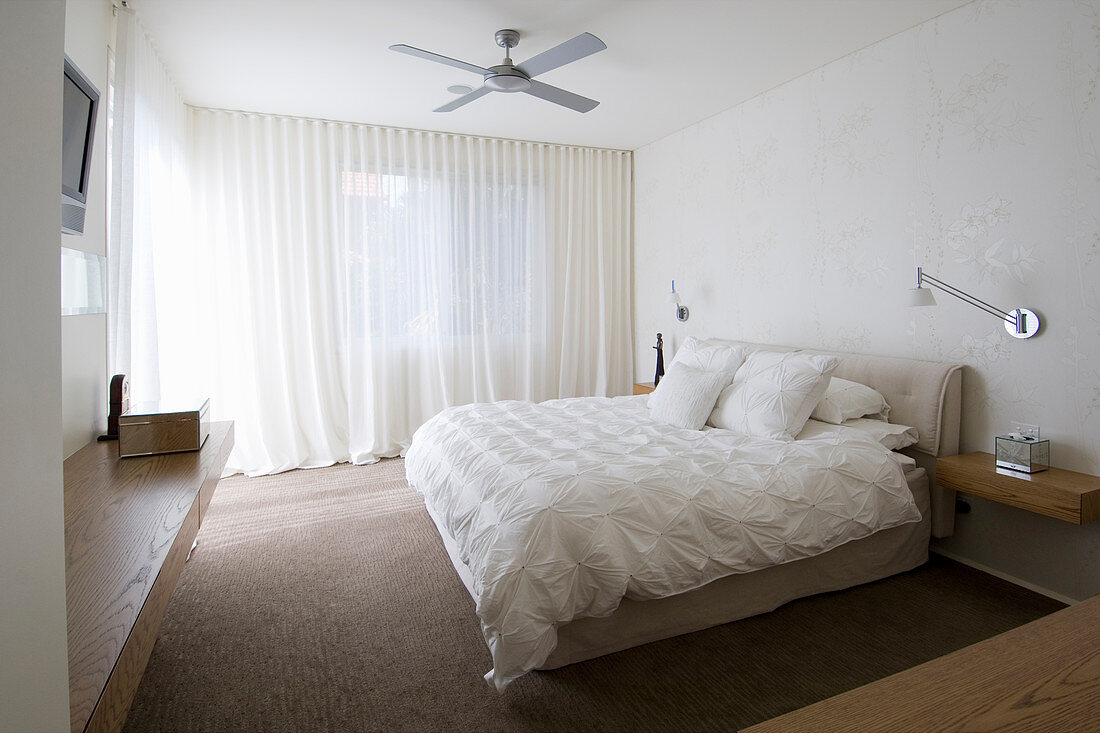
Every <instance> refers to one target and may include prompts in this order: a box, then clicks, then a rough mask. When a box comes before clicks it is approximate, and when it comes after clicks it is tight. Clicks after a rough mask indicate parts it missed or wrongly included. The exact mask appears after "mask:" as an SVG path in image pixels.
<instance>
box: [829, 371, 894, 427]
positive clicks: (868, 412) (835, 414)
mask: <svg viewBox="0 0 1100 733" xmlns="http://www.w3.org/2000/svg"><path fill="white" fill-rule="evenodd" d="M889 414H890V405H889V404H887V402H886V398H885V397H883V396H882V395H881V394H879V393H878V391H877V390H875V389H872V388H871V387H868V386H867V385H866V384H860V383H859V382H849V381H848V380H847V379H841V378H840V377H833V378H832V379H830V380H829V386H828V387H827V388H826V389H825V396H824V397H822V398H821V402H818V403H817V407H815V408H814V411H813V412H811V413H810V417H812V418H813V419H814V420H821V421H822V422H828V423H832V424H833V425H840V424H841V423H842V422H844V421H845V420H851V419H852V418H854V417H874V418H877V419H879V420H885V419H886V418H887V416H888V415H889Z"/></svg>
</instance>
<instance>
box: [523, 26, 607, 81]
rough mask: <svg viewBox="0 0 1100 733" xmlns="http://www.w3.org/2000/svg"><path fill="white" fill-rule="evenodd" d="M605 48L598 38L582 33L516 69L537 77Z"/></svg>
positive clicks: (533, 57)
mask: <svg viewBox="0 0 1100 733" xmlns="http://www.w3.org/2000/svg"><path fill="white" fill-rule="evenodd" d="M605 48H607V44H605V43H604V42H603V41H601V40H600V39H599V38H596V37H595V36H594V35H592V34H591V33H582V34H580V35H579V36H577V37H576V38H570V39H569V40H568V41H566V42H565V43H559V44H558V45H557V46H554V47H553V48H551V49H550V50H548V51H543V52H542V53H540V54H538V55H537V56H532V57H531V58H529V59H527V60H526V61H524V62H523V63H522V64H519V65H518V66H516V68H517V69H519V70H520V71H522V72H523V73H524V74H527V76H538V75H539V74H543V73H545V72H547V71H550V70H551V69H556V68H558V67H559V66H565V65H566V64H569V63H572V62H574V61H576V60H578V59H583V58H584V57H585V56H591V55H592V54H594V53H596V52H597V51H603V50H604V49H605Z"/></svg>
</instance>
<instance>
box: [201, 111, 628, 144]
mask: <svg viewBox="0 0 1100 733" xmlns="http://www.w3.org/2000/svg"><path fill="white" fill-rule="evenodd" d="M185 106H187V107H188V108H190V109H192V110H195V111H197V112H228V113H229V114H236V115H247V116H249V117H270V118H273V119H284V120H302V121H304V122H322V123H326V124H332V125H352V126H353V127H374V128H377V129H380V130H396V131H397V132H424V133H428V134H430V135H450V136H452V137H469V138H474V139H477V140H498V141H500V142H507V143H527V144H530V145H545V146H547V147H554V148H572V149H574V150H601V151H605V152H610V153H631V154H633V152H634V151H632V150H626V149H623V148H604V147H599V146H596V145H568V144H566V143H548V142H546V141H544V140H522V139H519V138H514V137H493V136H492V135H473V134H470V133H465V132H447V131H445V130H424V129H421V128H417V127H396V126H394V125H375V124H372V123H369V122H351V121H349V120H332V119H328V118H324V117H304V116H302V115H279V114H274V113H271V112H249V111H247V110H243V109H224V108H221V107H201V106H199V105H195V104H186V103H185Z"/></svg>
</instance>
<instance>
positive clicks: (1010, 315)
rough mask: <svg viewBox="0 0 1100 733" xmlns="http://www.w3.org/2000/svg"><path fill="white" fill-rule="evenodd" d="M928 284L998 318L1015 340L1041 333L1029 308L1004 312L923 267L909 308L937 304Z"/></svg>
mask: <svg viewBox="0 0 1100 733" xmlns="http://www.w3.org/2000/svg"><path fill="white" fill-rule="evenodd" d="M926 284H927V285H931V286H932V287H934V288H936V289H937V290H940V291H943V292H945V293H947V294H948V295H952V296H954V297H956V298H958V299H959V300H961V301H963V302H964V303H969V304H970V305H972V306H974V307H975V308H980V309H981V310H983V311H985V312H986V313H989V314H990V315H994V316H997V318H1000V319H1001V320H1002V321H1004V324H1005V330H1006V331H1008V335H1009V336H1012V337H1013V338H1018V339H1026V338H1031V337H1032V336H1034V335H1035V334H1036V333H1038V332H1039V316H1037V315H1035V312H1034V311H1030V310H1028V309H1027V308H1015V309H1013V310H1011V311H1003V310H1001V309H1000V308H997V307H996V306H992V305H990V304H989V303H986V302H985V301H984V300H979V299H978V298H975V297H974V296H973V295H970V294H969V293H967V292H964V291H962V290H959V289H958V288H956V287H955V286H954V285H948V284H947V283H945V282H944V281H943V280H940V279H939V278H936V277H933V276H931V275H929V274H928V273H927V272H925V271H924V268H921V267H918V268H917V287H915V288H910V289H909V291H908V293H907V302H906V305H907V306H909V307H910V308H912V307H917V306H926V305H935V304H936V299H935V298H934V297H932V291H931V290H929V289H928V288H926V287H924V285H926Z"/></svg>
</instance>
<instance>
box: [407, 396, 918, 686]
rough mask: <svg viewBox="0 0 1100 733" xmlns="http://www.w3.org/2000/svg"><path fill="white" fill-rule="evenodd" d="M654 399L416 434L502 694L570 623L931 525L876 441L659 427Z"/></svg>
mask: <svg viewBox="0 0 1100 733" xmlns="http://www.w3.org/2000/svg"><path fill="white" fill-rule="evenodd" d="M645 405H646V398H645V397H616V398H610V399H608V398H582V399H567V400H553V401H550V402H544V403H542V404H537V405H536V404H532V403H529V402H497V403H490V404H475V405H466V406H463V407H456V408H451V409H448V410H445V411H443V412H441V413H440V414H439V415H436V416H435V417H434V418H432V419H431V420H429V421H428V422H427V423H425V424H424V425H423V426H422V427H421V428H420V429H419V430H417V432H416V435H415V436H414V437H413V440H412V444H411V446H410V447H409V450H408V452H407V454H406V458H405V466H406V472H407V476H408V480H409V484H410V485H411V486H413V487H414V488H415V489H416V490H417V491H419V492H420V493H421V494H422V495H423V496H424V501H425V502H426V503H427V504H428V505H429V506H430V507H431V508H432V510H433V513H434V514H435V515H436V516H437V517H439V518H440V519H441V520H442V522H443V523H444V525H445V526H446V528H447V530H448V531H449V532H450V534H451V535H452V537H453V538H454V539H455V541H456V543H457V545H458V547H459V548H460V550H461V556H462V560H463V561H464V562H465V563H466V564H467V565H468V566H469V568H470V571H471V573H472V575H473V579H474V592H475V595H476V597H477V615H478V617H479V618H480V619H481V626H482V632H483V634H484V636H485V640H486V642H487V643H488V645H489V648H490V650H491V651H492V655H493V664H494V667H493V669H492V670H491V671H490V672H489V673H488V674H487V675H486V680H488V681H490V682H492V683H493V684H495V685H496V687H497V689H503V688H504V687H505V686H506V685H507V684H508V683H509V682H510V681H512V680H513V679H515V678H516V677H519V676H520V675H522V674H524V673H525V672H527V671H529V670H531V669H534V668H535V667H537V666H539V665H540V664H541V663H542V662H543V661H545V659H546V657H547V656H548V655H549V654H550V652H551V651H552V650H553V649H554V647H555V645H556V644H557V627H556V625H557V624H561V623H565V622H568V621H570V620H572V619H574V618H580V617H585V616H606V615H608V614H610V613H612V612H613V611H614V610H615V609H616V608H617V607H618V605H619V601H620V599H622V598H623V597H624V596H626V597H629V598H632V599H649V598H660V597H664V596H669V595H673V594H676V593H682V592H684V591H688V590H691V589H694V588H697V587H700V586H702V585H705V584H706V583H709V582H710V581H712V580H715V579H717V578H720V577H723V576H726V575H730V574H732V573H743V572H749V571H752V570H758V569H760V568H764V567H769V566H772V565H777V564H781V563H785V562H790V561H792V560H797V559H800V558H803V557H809V556H811V555H817V554H820V553H822V552H825V551H827V550H830V549H832V548H834V547H837V546H838V545H842V544H844V543H845V542H848V541H850V540H854V539H858V538H860V537H865V536H867V535H870V534H872V533H873V532H877V531H879V530H882V529H887V528H889V527H895V526H898V525H901V524H906V523H908V522H915V521H918V520H919V519H920V512H919V511H918V510H917V508H916V506H915V505H914V503H913V497H912V494H910V492H909V489H908V487H907V485H906V483H905V479H904V477H903V475H902V471H901V468H900V467H899V465H898V464H897V463H896V462H895V461H894V460H893V459H892V458H891V454H890V452H889V451H887V450H886V449H885V448H883V447H882V446H881V445H878V444H877V443H874V442H873V441H870V440H864V439H858V438H857V439H853V440H850V441H849V440H842V439H840V438H837V437H836V436H835V435H834V436H830V437H827V438H824V439H821V440H799V441H795V442H790V443H783V442H779V441H773V440H766V439H760V438H750V437H746V436H743V435H737V434H735V433H731V432H728V431H725V430H716V429H706V430H703V431H694V430H681V429H678V428H674V427H671V426H668V425H665V424H662V423H658V422H655V421H653V420H651V419H650V418H649V416H648V412H647V410H646V407H645Z"/></svg>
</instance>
